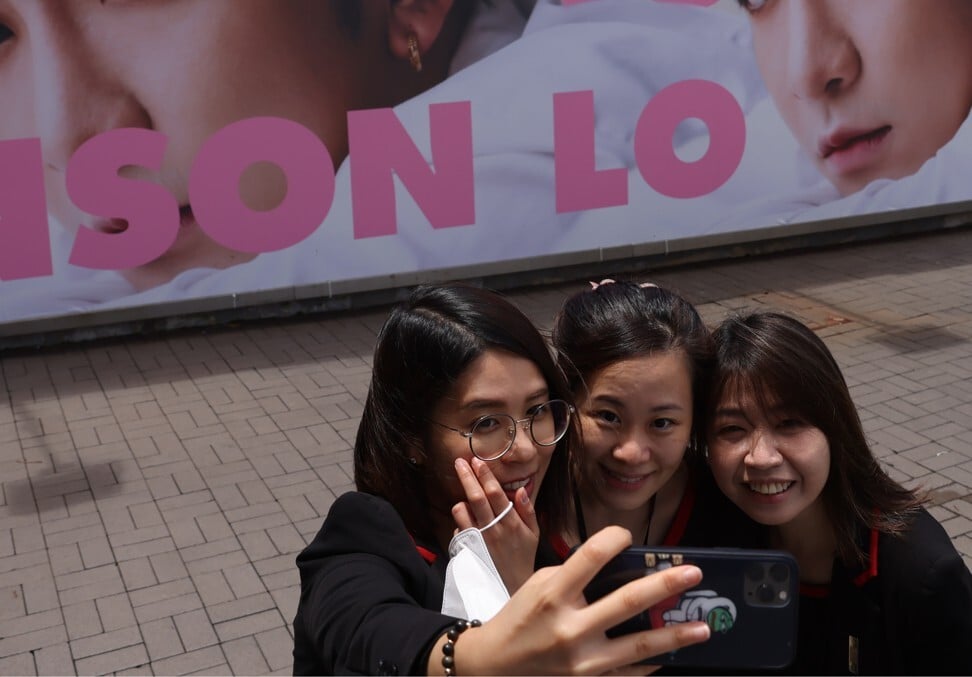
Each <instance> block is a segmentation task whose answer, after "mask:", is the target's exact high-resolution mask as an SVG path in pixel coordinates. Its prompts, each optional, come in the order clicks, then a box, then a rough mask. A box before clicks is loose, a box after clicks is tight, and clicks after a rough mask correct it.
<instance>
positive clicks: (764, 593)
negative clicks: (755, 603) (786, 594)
mask: <svg viewBox="0 0 972 677" xmlns="http://www.w3.org/2000/svg"><path fill="white" fill-rule="evenodd" d="M756 599H757V600H759V601H760V602H761V603H763V604H769V603H770V602H772V601H773V600H775V599H776V591H775V590H774V589H773V586H771V585H769V584H768V583H762V584H761V585H759V586H758V587H757V588H756Z"/></svg>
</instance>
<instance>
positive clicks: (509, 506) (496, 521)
mask: <svg viewBox="0 0 972 677" xmlns="http://www.w3.org/2000/svg"><path fill="white" fill-rule="evenodd" d="M512 509H513V501H510V502H509V503H507V504H506V507H505V508H503V510H501V511H500V514H499V515H497V516H496V517H494V518H493V519H492V521H490V523H489V524H487V525H486V526H484V527H483V528H482V529H480V530H479V533H482V532H484V531H486V530H487V529H489V528H490V527H494V526H496V525H497V524H499V522H500V521H501V520H502V519H503V518H504V517H506V515H507V514H509V512H510V510H512Z"/></svg>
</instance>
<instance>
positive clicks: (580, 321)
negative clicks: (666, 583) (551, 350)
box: [550, 280, 738, 558]
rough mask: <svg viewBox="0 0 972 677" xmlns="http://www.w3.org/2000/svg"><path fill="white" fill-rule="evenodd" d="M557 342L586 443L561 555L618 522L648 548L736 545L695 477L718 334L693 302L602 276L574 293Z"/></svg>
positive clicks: (556, 544)
mask: <svg viewBox="0 0 972 677" xmlns="http://www.w3.org/2000/svg"><path fill="white" fill-rule="evenodd" d="M553 343H554V347H555V348H556V350H557V354H558V359H559V361H560V364H561V366H562V367H563V369H564V371H565V373H566V374H567V376H568V381H569V383H570V386H571V390H572V392H573V394H574V397H575V399H576V400H577V409H578V416H577V419H578V421H579V423H580V428H581V432H582V438H583V440H582V444H580V445H578V446H577V447H576V448H575V452H574V455H573V456H574V457H573V462H572V464H571V466H572V467H571V470H572V478H573V482H572V489H573V491H572V493H573V496H574V512H573V514H572V515H571V516H570V517H571V518H572V519H570V520H569V522H568V524H567V528H566V529H565V530H564V532H563V533H562V534H554V535H553V536H552V538H551V541H550V545H551V546H552V550H553V551H554V553H556V555H558V556H559V557H560V558H563V557H564V556H565V555H566V554H567V552H568V551H569V549H570V547H571V546H574V545H577V544H578V543H583V542H584V541H585V540H586V539H587V537H588V535H589V534H590V533H593V532H594V531H596V530H597V529H600V528H602V527H605V526H607V525H610V524H616V525H620V526H622V527H624V528H626V529H627V530H628V531H629V532H631V534H632V538H634V539H635V540H636V541H637V542H639V543H644V544H645V545H659V544H661V545H706V546H708V545H716V544H718V543H717V539H719V538H723V539H726V541H725V544H726V545H738V544H737V543H734V542H732V538H733V535H732V534H731V532H730V530H729V529H728V524H726V525H722V526H724V527H727V528H724V529H719V528H715V523H716V515H725V514H726V511H725V510H724V509H723V508H724V507H725V506H724V500H720V499H723V497H722V496H721V495H720V494H719V492H718V490H715V489H714V487H712V486H711V482H707V483H701V482H700V479H701V480H704V479H708V478H707V473H698V472H697V471H698V469H699V468H698V467H697V465H698V461H699V460H700V456H699V454H698V453H697V452H698V448H697V441H698V440H699V439H700V435H699V434H698V433H699V432H700V431H701V428H699V425H700V422H701V420H702V419H701V417H700V416H698V415H697V411H696V409H697V407H698V406H699V404H700V403H701V402H702V397H701V390H700V389H701V385H702V384H703V383H704V382H705V380H706V376H707V370H708V368H709V363H710V361H711V341H710V337H709V332H708V330H707V329H706V327H705V325H704V324H703V322H702V319H701V318H700V317H699V314H698V313H697V312H696V310H695V308H693V307H692V305H691V304H690V303H689V302H688V301H686V300H685V299H683V298H682V297H680V296H678V295H677V294H675V293H673V292H671V291H669V290H667V289H661V288H659V287H656V286H655V285H651V284H648V285H638V284H634V283H632V282H613V281H610V280H605V281H604V282H603V283H601V284H599V285H594V289H590V290H586V291H583V292H580V293H578V294H575V295H574V296H572V297H571V298H569V299H567V301H566V302H565V303H564V307H563V308H562V310H561V311H560V313H559V315H558V317H557V321H556V324H555V327H554V330H553ZM712 501H716V502H718V503H719V504H721V505H719V506H717V505H715V504H713V503H712ZM729 507H731V506H729ZM727 522H728V520H727ZM551 554H552V553H551Z"/></svg>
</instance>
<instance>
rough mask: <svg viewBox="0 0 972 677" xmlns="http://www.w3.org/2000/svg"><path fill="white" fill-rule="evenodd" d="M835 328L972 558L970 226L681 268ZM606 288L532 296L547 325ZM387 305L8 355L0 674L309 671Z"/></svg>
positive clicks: (561, 288) (3, 397)
mask: <svg viewBox="0 0 972 677" xmlns="http://www.w3.org/2000/svg"><path fill="white" fill-rule="evenodd" d="M652 279H654V280H655V281H656V282H659V283H661V284H664V285H667V286H671V287H673V288H675V289H678V290H680V291H682V292H683V293H684V294H685V295H686V296H687V297H688V298H690V299H692V300H694V301H696V302H697V303H698V304H699V306H700V309H701V310H702V312H703V315H704V316H705V317H706V319H707V320H710V321H712V322H715V321H718V320H719V319H720V318H721V317H722V316H723V315H724V314H725V313H726V312H728V311H730V310H732V309H735V308H740V307H745V306H768V307H773V308H777V309H782V310H785V311H789V312H792V313H795V314H796V315H798V316H799V317H801V318H803V319H804V320H805V321H807V322H809V323H811V324H812V325H813V326H814V327H815V328H818V329H819V331H820V333H821V334H822V335H823V336H824V337H825V338H826V340H827V342H828V344H829V345H830V346H831V348H832V349H833V350H834V352H835V353H836V355H837V357H838V359H839V361H840V362H841V364H842V366H843V367H844V368H845V371H846V375H847V377H848V380H849V381H850V383H851V384H852V387H853V393H854V397H855V400H856V401H857V403H858V405H859V406H860V408H861V412H862V417H863V419H864V422H865V425H866V427H867V430H868V433H869V435H870V439H871V440H872V441H873V443H874V448H875V449H876V450H877V452H878V453H879V455H880V456H881V457H882V458H883V459H884V461H885V462H886V463H887V465H888V466H889V467H890V469H891V472H892V474H893V475H894V476H895V477H896V478H899V479H901V480H903V481H905V482H906V483H908V484H909V485H921V486H924V487H925V488H927V489H930V490H931V500H932V503H933V504H934V507H933V509H932V510H933V513H934V515H935V516H936V517H937V518H938V519H939V520H940V521H941V522H942V523H943V524H944V526H945V528H946V530H947V531H948V533H949V534H950V535H951V536H952V538H953V539H954V541H955V544H956V545H957V546H958V548H959V549H960V550H961V551H962V552H963V554H964V555H965V557H966V561H967V562H969V563H972V451H970V449H972V378H970V377H972V230H969V229H968V228H966V229H963V230H958V231H951V232H946V233H941V234H936V235H931V236H923V237H920V238H912V239H906V240H899V241H895V242H885V243H881V244H866V245H863V246H856V247H849V248H843V249H839V250H829V251H818V252H813V253H807V254H798V255H789V256H780V257H775V258H765V259H759V260H744V261H736V262H731V263H727V264H723V265H706V266H704V267H699V268H694V269H681V270H673V271H666V272H663V273H659V274H657V275H654V276H652ZM584 284H586V282H584V281H578V282H576V283H573V284H566V285H558V286H556V287H547V288H542V289H534V290H530V291H526V292H524V293H520V294H515V295H514V299H515V300H516V301H517V302H518V303H519V304H520V305H521V307H522V308H524V310H526V311H527V312H528V314H530V315H531V316H532V317H533V318H535V319H536V321H537V322H538V323H539V324H540V325H542V326H545V325H548V324H549V321H550V319H551V318H552V317H553V313H554V311H555V309H556V308H557V307H558V305H559V304H560V302H561V301H562V299H563V298H564V296H565V295H566V294H569V293H571V292H573V291H574V290H576V289H578V288H581V287H583V285H584ZM384 314H385V310H379V311H376V312H373V313H364V314H361V313H359V314H354V315H342V316H332V317H330V318H325V319H318V320H306V321H302V322H287V323H282V322H277V323H275V324H266V325H247V326H244V327H239V328H227V329H225V330H220V331H209V332H207V333H200V332H194V333H183V334H178V335H169V336H167V337H164V338H153V339H150V340H145V339H142V340H137V339H136V340H126V341H113V342H108V343H105V342H101V343H93V344H88V345H83V346H80V347H66V348H62V349H56V350H47V351H45V352H43V353H37V354H30V353H20V354H14V355H6V356H3V357H0V481H2V485H0V486H2V493H0V674H18V675H28V674H71V673H82V674H99V673H112V672H122V673H125V674H153V673H154V674H169V675H172V674H184V673H193V672H203V673H207V674H264V673H289V672H290V669H291V653H290V652H291V648H292V640H291V635H290V628H289V622H290V620H291V619H292V617H293V614H294V610H295V607H296V602H297V573H296V569H295V567H294V561H293V560H294V555H295V554H296V553H297V551H298V550H300V548H301V547H302V546H303V544H304V542H305V541H306V540H307V539H308V538H309V537H310V536H311V535H312V534H313V533H314V532H315V531H316V530H317V528H318V526H319V524H320V522H321V519H322V517H323V516H324V515H325V514H326V512H327V510H328V506H330V505H331V502H332V501H333V500H334V497H335V496H337V495H338V494H340V493H342V492H344V491H345V490H347V489H349V488H351V485H352V481H351V460H350V459H351V454H350V444H351V440H352V439H353V436H354V432H355V427H356V425H357V422H358V416H359V414H360V411H361V404H362V401H363V400H364V396H365V392H366V389H367V381H368V375H369V360H370V354H371V350H372V346H373V342H374V338H375V331H376V329H377V328H378V327H379V326H380V324H381V321H382V319H383V317H384Z"/></svg>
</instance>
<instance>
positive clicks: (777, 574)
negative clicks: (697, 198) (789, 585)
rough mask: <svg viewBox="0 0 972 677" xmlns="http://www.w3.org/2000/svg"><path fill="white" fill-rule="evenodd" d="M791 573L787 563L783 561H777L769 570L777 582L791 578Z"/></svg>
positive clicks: (771, 576)
mask: <svg viewBox="0 0 972 677" xmlns="http://www.w3.org/2000/svg"><path fill="white" fill-rule="evenodd" d="M789 573H790V572H789V571H788V570H787V568H786V565H785V564H783V563H782V562H777V563H775V564H774V565H773V566H771V567H770V570H769V574H770V578H772V579H773V580H774V581H776V582H777V583H782V582H783V581H785V580H786V579H787V578H789Z"/></svg>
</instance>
